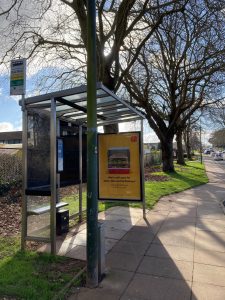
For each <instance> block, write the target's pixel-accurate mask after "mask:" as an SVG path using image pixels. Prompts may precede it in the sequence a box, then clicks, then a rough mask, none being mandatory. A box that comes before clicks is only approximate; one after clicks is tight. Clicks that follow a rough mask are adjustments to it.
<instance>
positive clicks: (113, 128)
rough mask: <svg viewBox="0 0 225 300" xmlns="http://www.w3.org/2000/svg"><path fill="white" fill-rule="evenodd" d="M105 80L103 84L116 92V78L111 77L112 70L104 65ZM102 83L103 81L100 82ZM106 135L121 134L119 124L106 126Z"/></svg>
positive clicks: (103, 79)
mask: <svg viewBox="0 0 225 300" xmlns="http://www.w3.org/2000/svg"><path fill="white" fill-rule="evenodd" d="M103 74H104V75H103V78H100V79H102V82H103V84H104V85H105V86H106V87H107V88H108V89H109V90H110V91H112V92H114V89H115V78H113V77H112V76H111V75H110V68H108V67H106V66H105V65H104V71H103ZM100 81H101V80H100ZM103 128H104V133H118V132H119V124H118V123H115V124H109V125H104V126H103Z"/></svg>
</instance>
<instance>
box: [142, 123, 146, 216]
mask: <svg viewBox="0 0 225 300" xmlns="http://www.w3.org/2000/svg"><path fill="white" fill-rule="evenodd" d="M144 170H145V166H144V126H143V119H141V184H142V205H143V218H145V217H146V204H145V172H144Z"/></svg>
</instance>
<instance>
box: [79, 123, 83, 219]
mask: <svg viewBox="0 0 225 300" xmlns="http://www.w3.org/2000/svg"><path fill="white" fill-rule="evenodd" d="M82 149H83V146H82V126H81V125H80V126H79V181H80V183H79V222H82Z"/></svg>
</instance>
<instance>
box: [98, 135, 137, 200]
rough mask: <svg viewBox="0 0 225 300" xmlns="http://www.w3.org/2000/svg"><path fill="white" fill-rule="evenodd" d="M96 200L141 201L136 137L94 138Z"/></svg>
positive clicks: (101, 136)
mask: <svg viewBox="0 0 225 300" xmlns="http://www.w3.org/2000/svg"><path fill="white" fill-rule="evenodd" d="M98 155H99V157H98V161H99V199H100V200H132V201H142V192H141V187H142V185H141V164H140V133H139V132H126V133H118V134H99V135H98Z"/></svg>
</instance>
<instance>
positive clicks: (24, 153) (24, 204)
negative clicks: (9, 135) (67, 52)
mask: <svg viewBox="0 0 225 300" xmlns="http://www.w3.org/2000/svg"><path fill="white" fill-rule="evenodd" d="M24 101H25V99H24V95H23V96H22V115H23V131H22V143H23V144H22V147H23V148H22V149H23V151H22V162H23V165H22V186H23V191H22V232H21V250H22V251H24V250H25V248H26V237H27V195H26V193H25V190H26V188H27V110H26V106H25V103H24Z"/></svg>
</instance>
